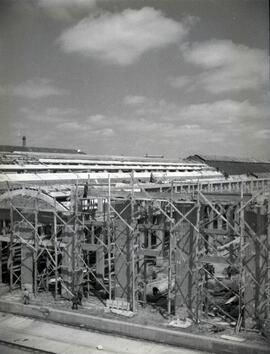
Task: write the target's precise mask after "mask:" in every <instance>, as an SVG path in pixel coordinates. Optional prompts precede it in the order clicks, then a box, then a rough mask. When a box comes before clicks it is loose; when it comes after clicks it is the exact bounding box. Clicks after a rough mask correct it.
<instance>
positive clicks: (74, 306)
mask: <svg viewBox="0 0 270 354" xmlns="http://www.w3.org/2000/svg"><path fill="white" fill-rule="evenodd" d="M71 301H72V310H78V303H79V299H78V295H77V294H75V295H74V296H73V298H72V300H71Z"/></svg>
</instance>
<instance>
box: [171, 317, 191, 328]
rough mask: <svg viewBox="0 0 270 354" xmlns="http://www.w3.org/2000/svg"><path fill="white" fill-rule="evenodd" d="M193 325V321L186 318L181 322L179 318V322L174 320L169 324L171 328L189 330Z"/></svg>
mask: <svg viewBox="0 0 270 354" xmlns="http://www.w3.org/2000/svg"><path fill="white" fill-rule="evenodd" d="M191 325H192V321H191V320H190V319H189V318H185V319H184V320H180V319H179V318H177V320H173V321H171V322H170V323H169V326H171V327H179V328H188V327H190V326H191Z"/></svg>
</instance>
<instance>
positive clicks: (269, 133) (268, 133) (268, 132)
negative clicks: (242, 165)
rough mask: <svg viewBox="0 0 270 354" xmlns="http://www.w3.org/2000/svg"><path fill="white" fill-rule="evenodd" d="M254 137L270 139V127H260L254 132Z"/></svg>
mask: <svg viewBox="0 0 270 354" xmlns="http://www.w3.org/2000/svg"><path fill="white" fill-rule="evenodd" d="M255 137H256V138H257V139H267V140H269V139H270V129H260V130H258V131H257V132H255Z"/></svg>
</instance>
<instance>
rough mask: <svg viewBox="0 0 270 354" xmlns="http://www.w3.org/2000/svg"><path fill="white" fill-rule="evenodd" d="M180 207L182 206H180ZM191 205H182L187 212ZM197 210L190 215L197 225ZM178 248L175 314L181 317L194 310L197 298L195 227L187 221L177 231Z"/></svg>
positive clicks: (182, 208)
mask: <svg viewBox="0 0 270 354" xmlns="http://www.w3.org/2000/svg"><path fill="white" fill-rule="evenodd" d="M178 208H179V209H180V207H178ZM189 208H190V207H181V209H180V210H181V212H182V213H183V214H185V213H186V212H187V211H188V210H189ZM195 217H196V211H195V212H192V213H191V215H189V217H188V218H189V220H190V221H191V222H192V223H193V224H194V225H195V222H196V221H195V220H196V219H195ZM176 222H177V220H176ZM175 237H176V249H175V263H176V278H175V283H176V284H175V314H176V315H177V316H179V317H187V316H188V314H189V311H188V310H192V307H193V305H194V304H193V303H192V299H194V298H195V296H194V295H195V287H194V276H195V264H194V257H195V249H194V246H195V237H194V228H193V226H192V225H190V224H189V223H188V222H187V221H183V222H181V224H180V225H179V227H178V228H177V231H176V233H175Z"/></svg>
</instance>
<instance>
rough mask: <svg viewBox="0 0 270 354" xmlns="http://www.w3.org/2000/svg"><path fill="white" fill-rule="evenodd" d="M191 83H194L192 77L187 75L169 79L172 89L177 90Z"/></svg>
mask: <svg viewBox="0 0 270 354" xmlns="http://www.w3.org/2000/svg"><path fill="white" fill-rule="evenodd" d="M191 82H192V79H191V77H190V76H187V75H183V76H178V77H169V83H170V84H171V86H172V87H175V88H183V87H186V86H187V85H189V84H190V83H191Z"/></svg>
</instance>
